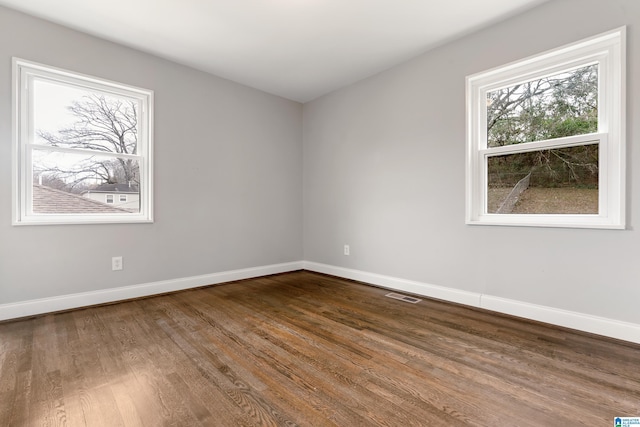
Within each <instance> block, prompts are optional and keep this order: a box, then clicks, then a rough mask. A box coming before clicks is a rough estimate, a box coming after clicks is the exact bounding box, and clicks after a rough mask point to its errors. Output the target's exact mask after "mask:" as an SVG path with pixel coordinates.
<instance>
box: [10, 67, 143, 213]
mask: <svg viewBox="0 0 640 427" xmlns="http://www.w3.org/2000/svg"><path fill="white" fill-rule="evenodd" d="M13 79H14V118H15V119H14V140H15V141H14V156H13V157H14V163H13V165H14V174H13V175H14V185H13V223H14V225H24V224H83V223H114V222H152V221H153V215H152V206H153V204H152V182H151V178H152V120H153V92H152V91H149V90H146V89H141V88H137V87H133V86H128V85H124V84H120V83H115V82H111V81H107V80H103V79H99V78H96V77H91V76H86V75H81V74H77V73H74V72H70V71H65V70H61V69H58V68H53V67H49V66H45V65H41V64H36V63H33V62H30V61H25V60H22V59H18V58H14V59H13ZM114 185H119V186H120V187H122V188H127V189H135V192H136V194H135V195H136V198H135V199H136V203H135V204H129V205H127V206H126V208H125V207H119V206H117V204H115V203H114V201H115V200H114V195H113V194H109V195H107V196H106V197H105V198H103V199H100V198H97V197H96V191H97V190H99V189H100V188H103V187H105V186H114ZM125 197H126V196H125Z"/></svg>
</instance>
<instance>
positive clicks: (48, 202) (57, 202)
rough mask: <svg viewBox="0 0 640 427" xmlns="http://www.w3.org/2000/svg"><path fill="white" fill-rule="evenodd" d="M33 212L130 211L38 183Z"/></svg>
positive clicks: (34, 191) (34, 194)
mask: <svg viewBox="0 0 640 427" xmlns="http://www.w3.org/2000/svg"><path fill="white" fill-rule="evenodd" d="M33 212H34V213H48V214H57V213H62V214H67V213H76V214H77V213H80V214H83V213H130V211H127V210H125V209H120V208H117V207H115V206H110V205H107V204H104V203H100V202H98V201H96V200H92V199H87V198H86V197H81V196H77V195H75V194H71V193H66V192H64V191H60V190H56V189H54V188H50V187H45V186H44V185H37V184H34V185H33Z"/></svg>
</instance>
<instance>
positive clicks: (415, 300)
mask: <svg viewBox="0 0 640 427" xmlns="http://www.w3.org/2000/svg"><path fill="white" fill-rule="evenodd" d="M385 297H389V298H393V299H397V300H400V301H404V302H410V303H411V304H417V303H419V302H420V301H422V300H421V299H420V298H415V297H410V296H409V295H402V294H396V293H395V292H389V293H388V294H386V295H385Z"/></svg>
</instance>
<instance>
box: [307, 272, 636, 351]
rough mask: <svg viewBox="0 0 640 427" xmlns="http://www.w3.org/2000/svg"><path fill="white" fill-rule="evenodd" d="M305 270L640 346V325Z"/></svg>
mask: <svg viewBox="0 0 640 427" xmlns="http://www.w3.org/2000/svg"><path fill="white" fill-rule="evenodd" d="M303 265H304V269H305V270H309V271H315V272H318V273H325V274H330V275H333V276H338V277H343V278H345V279H352V280H358V281H360V282H364V283H369V284H372V285H376V286H380V287H382V288H388V289H393V290H399V291H404V292H408V293H412V294H416V295H422V296H426V297H429V298H436V299H440V300H444V301H450V302H455V303H459V304H465V305H468V306H472V307H478V308H483V309H486V310H491V311H495V312H498V313H503V314H509V315H512V316H517V317H522V318H525V319H530V320H536V321H539V322H545V323H549V324H552V325H557V326H563V327H566V328H571V329H576V330H579V331H584V332H589V333H593V334H598V335H603V336H607V337H610V338H616V339H620V340H624V341H629V342H634V343H638V344H640V325H638V324H635V323H628V322H622V321H619V320H615V319H608V318H605V317H598V316H592V315H589V314H583V313H578V312H574V311H567V310H561V309H557V308H553V307H547V306H541V305H536V304H530V303H526V302H521V301H516V300H511V299H506V298H500V297H494V296H491V295H484V294H480V293H475V292H468V291H460V290H457V289H451V288H446V287H442V286H435V285H430V284H427V283H421V282H415V281H411V280H405V279H400V278H397V277H391V276H383V275H380V274H375V273H368V272H365V271H360V270H352V269H348V268H343V267H335V266H332V265H327V264H320V263H315V262H309V261H305V262H304V263H303Z"/></svg>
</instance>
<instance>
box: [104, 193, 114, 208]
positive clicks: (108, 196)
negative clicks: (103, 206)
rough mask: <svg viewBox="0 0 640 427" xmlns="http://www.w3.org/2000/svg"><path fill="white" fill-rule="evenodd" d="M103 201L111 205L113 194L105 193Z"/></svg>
mask: <svg viewBox="0 0 640 427" xmlns="http://www.w3.org/2000/svg"><path fill="white" fill-rule="evenodd" d="M105 203H107V204H110V205H112V204H113V194H107V196H106V200H105Z"/></svg>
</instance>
